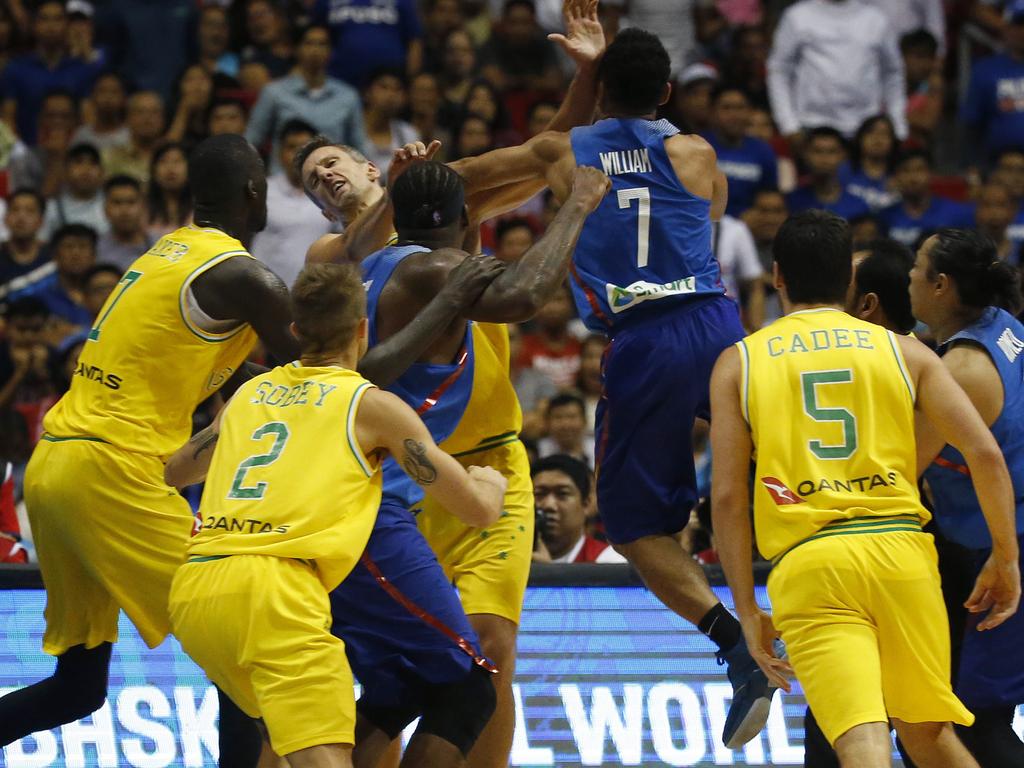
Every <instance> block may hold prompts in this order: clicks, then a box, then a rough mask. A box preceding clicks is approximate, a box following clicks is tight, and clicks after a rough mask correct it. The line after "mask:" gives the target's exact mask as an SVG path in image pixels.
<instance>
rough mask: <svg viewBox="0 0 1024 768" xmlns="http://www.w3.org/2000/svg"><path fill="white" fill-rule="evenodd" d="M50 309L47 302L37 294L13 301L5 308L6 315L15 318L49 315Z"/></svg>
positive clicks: (11, 318) (10, 318)
mask: <svg viewBox="0 0 1024 768" xmlns="http://www.w3.org/2000/svg"><path fill="white" fill-rule="evenodd" d="M49 316H50V310H49V308H48V307H47V306H46V303H45V302H44V301H43V300H42V299H40V298H39V297H37V296H24V297H22V298H20V299H17V300H15V301H12V302H11V303H10V304H8V305H7V308H6V309H5V310H4V317H5V318H6V319H8V320H13V319H14V318H15V317H49Z"/></svg>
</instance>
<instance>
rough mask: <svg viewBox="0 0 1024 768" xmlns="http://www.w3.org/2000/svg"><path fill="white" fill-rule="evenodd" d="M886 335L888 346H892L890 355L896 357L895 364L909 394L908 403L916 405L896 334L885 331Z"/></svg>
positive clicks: (911, 380)
mask: <svg viewBox="0 0 1024 768" xmlns="http://www.w3.org/2000/svg"><path fill="white" fill-rule="evenodd" d="M886 334H887V335H888V336H889V344H890V345H891V346H892V353H893V354H894V355H895V356H896V364H897V365H898V366H899V368H900V373H901V374H902V375H903V381H904V383H905V384H906V385H907V390H908V391H909V392H910V402H912V403H916V402H917V391H916V390H915V389H914V380H913V379H912V378H911V377H910V371H908V370H907V361H906V360H904V359H903V351H902V350H901V349H900V348H899V344H898V342H897V341H896V334H894V333H893V332H892V331H886Z"/></svg>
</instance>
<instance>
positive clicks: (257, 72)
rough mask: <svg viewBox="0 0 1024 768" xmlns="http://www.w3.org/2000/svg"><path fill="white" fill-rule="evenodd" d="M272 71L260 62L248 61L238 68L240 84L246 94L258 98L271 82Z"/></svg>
mask: <svg viewBox="0 0 1024 768" xmlns="http://www.w3.org/2000/svg"><path fill="white" fill-rule="evenodd" d="M271 79H272V78H271V77H270V70H268V69H267V68H266V67H265V66H263V65H262V64H260V63H259V62H258V61H246V62H243V63H242V65H241V66H240V67H239V68H238V84H239V85H240V86H241V87H242V90H243V91H245V92H246V93H249V94H252V96H253V98H258V97H259V95H260V94H261V93H262V92H263V89H264V88H266V87H267V86H268V85H269V84H270V81H271Z"/></svg>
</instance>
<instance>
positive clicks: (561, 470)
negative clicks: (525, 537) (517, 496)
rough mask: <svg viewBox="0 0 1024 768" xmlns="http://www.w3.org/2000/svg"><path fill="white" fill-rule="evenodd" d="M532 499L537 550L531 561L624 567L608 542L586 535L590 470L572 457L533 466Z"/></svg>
mask: <svg viewBox="0 0 1024 768" xmlns="http://www.w3.org/2000/svg"><path fill="white" fill-rule="evenodd" d="M530 475H531V476H532V477H533V499H534V504H535V506H536V508H537V527H538V529H539V530H538V539H539V541H538V546H537V547H536V548H535V551H534V556H533V559H534V560H539V561H541V562H552V563H624V562H626V558H624V557H623V556H622V555H620V554H619V553H618V552H616V551H615V550H614V549H612V548H611V547H610V546H609V545H608V542H605V541H598V540H597V539H595V538H593V537H591V536H588V535H586V532H585V531H584V523H585V522H586V507H587V504H588V503H589V502H590V492H591V486H592V483H591V479H590V469H589V468H588V467H587V466H586V465H585V464H584V463H583V462H581V461H579V460H577V459H575V458H573V457H572V456H565V455H561V454H556V455H553V456H548V457H547V458H543V459H539V460H538V461H536V462H534V463H533V465H532V467H531V469H530Z"/></svg>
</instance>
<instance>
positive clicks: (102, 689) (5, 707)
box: [0, 643, 111, 746]
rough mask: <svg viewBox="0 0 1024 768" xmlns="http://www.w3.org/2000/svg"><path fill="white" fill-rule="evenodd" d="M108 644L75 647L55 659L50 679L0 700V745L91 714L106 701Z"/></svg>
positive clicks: (108, 670)
mask: <svg viewBox="0 0 1024 768" xmlns="http://www.w3.org/2000/svg"><path fill="white" fill-rule="evenodd" d="M110 650H111V645H110V643H101V644H100V645H98V646H96V647H95V648H86V647H85V646H84V645H76V646H74V647H73V648H69V649H68V650H67V651H65V652H64V653H62V654H61V655H60V656H58V657H57V668H56V669H55V670H54V673H53V676H51V677H48V678H46V679H45V680H41V681H40V682H38V683H36V684H35V685H30V686H28V687H27V688H22V689H20V690H17V691H13V692H11V693H9V694H7V695H6V696H4V697H3V698H2V699H0V746H4V745H7V744H10V743H11V742H12V741H17V740H18V739H21V738H24V737H25V736H28V735H29V734H30V733H35V732H36V731H48V730H50V729H51V728H56V727H57V726H58V725H64V724H65V723H71V722H74V721H75V720H78V719H80V718H83V717H86V716H87V715H90V714H92V713H93V712H95V711H96V710H97V709H99V708H100V707H102V706H103V702H104V701H105V700H106V698H107V677H108V675H109V673H110Z"/></svg>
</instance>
